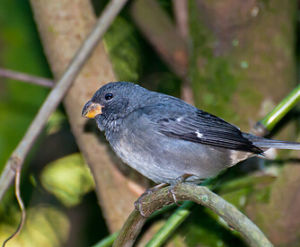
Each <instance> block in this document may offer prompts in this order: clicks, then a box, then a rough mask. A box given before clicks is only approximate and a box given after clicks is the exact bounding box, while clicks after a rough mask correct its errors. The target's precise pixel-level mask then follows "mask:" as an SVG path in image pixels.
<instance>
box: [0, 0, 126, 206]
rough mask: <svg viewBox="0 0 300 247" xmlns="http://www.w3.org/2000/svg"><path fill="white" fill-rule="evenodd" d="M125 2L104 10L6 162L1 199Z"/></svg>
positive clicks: (113, 3)
mask: <svg viewBox="0 0 300 247" xmlns="http://www.w3.org/2000/svg"><path fill="white" fill-rule="evenodd" d="M125 3H126V0H112V1H111V2H110V3H109V4H108V5H107V7H106V8H105V10H104V11H103V14H102V15H101V16H100V18H99V20H98V21H97V23H96V25H95V27H94V28H93V30H92V32H91V33H90V35H89V36H88V38H87V39H86V40H85V41H84V43H83V44H82V46H81V47H80V49H79V50H78V52H77V53H76V55H75V57H74V59H73V60H72V62H71V63H70V65H69V67H68V68H67V69H66V71H65V73H64V74H63V75H62V77H61V79H60V80H58V82H57V84H56V85H55V87H54V88H53V89H52V91H51V92H50V94H49V95H48V97H47V98H46V100H45V101H44V103H43V105H42V106H41V108H40V110H39V112H38V114H37V115H36V117H35V118H34V120H33V122H32V123H31V125H30V126H29V128H28V130H27V132H26V134H25V136H24V137H23V139H22V140H21V142H20V143H19V144H18V146H17V147H16V149H15V150H14V151H13V153H12V155H11V156H10V158H9V160H8V161H7V163H6V164H5V168H4V170H3V172H2V174H1V178H0V200H1V199H2V197H3V195H4V193H5V192H6V190H7V189H8V187H9V186H10V184H11V182H12V180H13V178H14V176H15V172H16V169H20V168H21V167H22V165H23V162H24V159H25V157H26V155H27V153H28V151H29V150H30V148H31V146H32V145H33V143H34V142H35V140H36V138H37V137H38V136H39V133H40V132H41V131H42V129H43V127H44V126H45V124H46V122H47V119H48V118H49V116H50V115H51V113H52V112H53V111H54V110H55V109H56V107H57V105H58V104H59V103H60V101H61V100H62V98H63V97H64V95H65V93H66V92H67V91H68V89H69V87H70V86H71V84H72V82H73V80H74V79H75V78H76V76H77V74H78V73H79V72H80V69H81V68H82V66H83V65H84V63H85V61H86V60H87V59H88V57H89V55H90V54H91V52H92V51H93V49H94V47H95V46H96V45H97V43H98V42H99V41H100V39H101V38H102V36H103V34H104V33H105V31H106V30H107V28H108V27H109V26H110V24H111V23H112V21H113V20H114V18H115V17H116V15H117V14H118V13H119V12H120V10H121V9H122V7H123V5H124V4H125Z"/></svg>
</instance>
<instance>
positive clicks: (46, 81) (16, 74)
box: [0, 68, 54, 88]
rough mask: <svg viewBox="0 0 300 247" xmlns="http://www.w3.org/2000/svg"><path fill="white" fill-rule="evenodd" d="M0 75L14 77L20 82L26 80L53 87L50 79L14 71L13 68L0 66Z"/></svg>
mask: <svg viewBox="0 0 300 247" xmlns="http://www.w3.org/2000/svg"><path fill="white" fill-rule="evenodd" d="M0 77H6V78H9V79H14V80H18V81H22V82H28V83H31V84H35V85H39V86H43V87H49V88H51V87H53V85H54V83H53V81H52V80H49V79H46V78H43V77H38V76H33V75H28V74H25V73H21V72H16V71H13V70H9V69H1V68H0Z"/></svg>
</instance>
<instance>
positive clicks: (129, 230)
mask: <svg viewBox="0 0 300 247" xmlns="http://www.w3.org/2000/svg"><path fill="white" fill-rule="evenodd" d="M173 192H174V194H175V197H176V198H177V200H178V201H186V200H189V201H193V202H196V203H198V204H201V205H203V206H205V207H208V208H210V209H211V210H213V211H214V212H215V213H216V214H218V215H219V216H220V217H222V218H223V219H224V220H225V221H226V222H227V224H228V225H229V226H230V227H231V228H233V229H235V230H236V231H238V232H240V234H241V236H242V237H243V239H244V240H245V241H246V242H247V243H248V244H249V245H250V246H256V247H271V246H273V245H272V244H271V243H270V241H269V240H268V239H267V238H266V237H265V236H264V234H263V233H262V232H261V230H260V229H259V228H258V227H257V226H256V225H255V224H254V223H253V222H252V221H251V220H249V219H248V218H247V217H246V216H245V215H244V214H242V213H241V212H240V211H239V210H238V209H237V208H236V207H234V206H233V205H232V204H230V203H228V202H227V201H225V200H224V199H223V198H222V197H220V196H218V195H216V194H215V193H213V192H212V191H210V190H209V189H208V188H206V187H204V186H197V185H191V184H185V183H184V184H179V185H177V186H175V188H174V189H173ZM141 203H142V204H141V208H142V211H143V214H144V215H147V216H150V215H151V214H152V213H153V212H155V211H156V210H158V209H160V208H162V207H163V206H165V205H169V204H171V203H173V196H172V195H171V193H170V191H169V188H163V189H161V190H159V191H157V192H154V193H152V194H149V195H147V196H144V197H143V199H142V202H141ZM129 220H130V222H131V223H130V222H129V221H127V222H126V223H125V224H124V227H123V228H122V229H121V231H120V234H119V236H118V238H117V239H116V241H115V243H114V245H113V246H114V247H119V246H127V247H130V246H132V245H133V243H134V241H135V239H136V232H140V230H141V228H142V226H143V223H144V218H143V217H142V216H140V215H139V213H138V211H136V210H134V211H133V213H132V214H131V216H130V218H129ZM132 222H133V223H132ZM130 224H131V227H130ZM160 244H161V243H160ZM156 246H158V245H156Z"/></svg>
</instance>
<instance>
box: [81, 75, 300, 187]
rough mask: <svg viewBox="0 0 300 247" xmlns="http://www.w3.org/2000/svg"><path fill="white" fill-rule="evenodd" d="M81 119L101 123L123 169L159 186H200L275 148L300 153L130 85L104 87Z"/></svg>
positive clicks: (176, 100) (173, 99)
mask: <svg viewBox="0 0 300 247" xmlns="http://www.w3.org/2000/svg"><path fill="white" fill-rule="evenodd" d="M82 116H84V117H86V118H91V119H95V120H96V123H97V126H98V128H99V129H100V131H104V133H105V136H106V139H107V141H108V142H109V144H110V145H111V147H112V149H113V150H114V152H115V153H116V154H117V156H119V157H120V158H121V159H122V160H123V162H124V163H126V164H127V165H129V166H130V167H132V168H133V169H135V170H137V171H138V172H139V173H141V174H142V175H144V176H145V177H147V178H149V179H150V180H152V181H153V182H155V183H157V184H169V185H176V184H177V183H178V181H182V180H184V182H188V183H194V184H198V183H200V182H202V181H203V180H205V179H207V178H211V177H214V176H216V175H218V174H219V173H220V172H221V171H223V170H225V169H227V168H229V167H232V166H234V165H236V164H237V163H239V162H240V161H243V160H246V159H248V158H250V157H253V156H260V157H263V156H264V153H265V152H266V151H267V150H268V149H270V148H275V149H295V150H300V143H297V142H287V141H280V140H272V139H267V138H263V137H259V136H255V135H252V134H250V133H244V132H242V131H241V130H240V129H239V128H238V127H236V126H235V125H233V124H230V123H228V122H226V121H225V120H223V119H221V118H219V117H217V116H215V115H212V114H210V113H207V112H205V111H202V110H200V109H198V108H196V107H194V106H192V105H190V104H188V103H186V102H184V101H183V100H181V99H179V98H176V97H173V96H170V95H166V94H163V93H159V92H154V91H150V90H147V89H146V88H143V87H141V86H139V85H137V84H134V83H131V82H122V81H121V82H110V83H107V84H105V85H104V86H102V87H101V88H100V89H98V90H97V91H96V92H95V94H94V95H93V96H92V98H91V99H90V100H89V101H87V103H86V104H85V105H84V107H83V110H82Z"/></svg>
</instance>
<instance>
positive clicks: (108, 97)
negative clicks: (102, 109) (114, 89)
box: [104, 93, 114, 100]
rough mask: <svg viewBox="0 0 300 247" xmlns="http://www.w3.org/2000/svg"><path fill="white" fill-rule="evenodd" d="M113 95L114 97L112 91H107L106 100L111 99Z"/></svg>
mask: <svg viewBox="0 0 300 247" xmlns="http://www.w3.org/2000/svg"><path fill="white" fill-rule="evenodd" d="M113 97H114V95H113V94H112V93H107V94H105V96H104V98H105V100H111V99H112V98H113Z"/></svg>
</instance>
